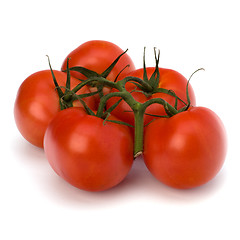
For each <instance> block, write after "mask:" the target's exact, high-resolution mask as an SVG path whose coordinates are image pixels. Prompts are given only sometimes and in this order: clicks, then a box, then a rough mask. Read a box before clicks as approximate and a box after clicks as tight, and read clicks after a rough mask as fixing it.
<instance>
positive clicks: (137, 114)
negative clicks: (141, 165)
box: [134, 104, 145, 158]
mask: <svg viewBox="0 0 240 240" xmlns="http://www.w3.org/2000/svg"><path fill="white" fill-rule="evenodd" d="M142 106H143V105H142V104H137V105H136V107H135V110H134V121H135V128H134V158H137V157H138V156H139V155H141V154H142V151H143V135H144V112H145V109H144V108H143V107H142Z"/></svg>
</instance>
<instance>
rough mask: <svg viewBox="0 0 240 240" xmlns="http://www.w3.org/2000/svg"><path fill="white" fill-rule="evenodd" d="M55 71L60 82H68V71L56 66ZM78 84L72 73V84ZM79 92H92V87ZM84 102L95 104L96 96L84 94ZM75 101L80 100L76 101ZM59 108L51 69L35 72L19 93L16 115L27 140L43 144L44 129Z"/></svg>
mask: <svg viewBox="0 0 240 240" xmlns="http://www.w3.org/2000/svg"><path fill="white" fill-rule="evenodd" d="M53 72H54V75H55V77H56V80H57V81H58V84H59V86H66V80H67V74H66V73H63V72H61V71H57V70H54V71H53ZM77 84H79V80H77V79H75V78H73V77H72V78H71V87H74V86H76V85H77ZM63 91H64V90H63ZM77 93H78V94H81V93H89V89H88V88H87V87H84V88H82V89H81V90H79V91H78V92H77ZM85 102H86V103H87V105H89V107H92V108H94V106H95V102H94V99H93V98H91V97H90V98H85ZM75 105H76V106H79V105H81V104H80V102H79V101H77V102H75ZM59 111H60V105H59V97H58V94H57V91H56V89H55V85H54V82H53V78H52V74H51V71H50V70H43V71H39V72H36V73H34V74H32V75H30V76H29V77H28V78H26V79H25V81H24V82H23V83H22V84H21V86H20V88H19V90H18V93H17V97H16V100H15V106H14V116H15V121H16V125H17V127H18V129H19V131H20V133H21V134H22V136H23V137H24V138H25V139H26V140H27V141H29V142H30V143H32V144H33V145H35V146H37V147H43V137H44V133H45V130H46V128H47V126H48V124H49V122H50V120H51V119H52V118H53V117H54V115H55V114H56V113H57V112H59Z"/></svg>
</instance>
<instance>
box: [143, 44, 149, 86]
mask: <svg viewBox="0 0 240 240" xmlns="http://www.w3.org/2000/svg"><path fill="white" fill-rule="evenodd" d="M145 52H146V47H144V51H143V81H144V82H148V76H147V68H146V56H145Z"/></svg>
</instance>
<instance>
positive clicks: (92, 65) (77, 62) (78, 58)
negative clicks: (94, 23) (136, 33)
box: [62, 40, 135, 81]
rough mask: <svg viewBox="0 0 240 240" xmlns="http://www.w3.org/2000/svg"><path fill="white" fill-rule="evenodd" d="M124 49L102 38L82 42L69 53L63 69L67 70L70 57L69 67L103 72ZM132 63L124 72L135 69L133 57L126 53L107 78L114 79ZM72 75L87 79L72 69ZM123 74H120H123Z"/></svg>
mask: <svg viewBox="0 0 240 240" xmlns="http://www.w3.org/2000/svg"><path fill="white" fill-rule="evenodd" d="M123 52H124V51H123V50H122V49H121V48H120V47H118V46H117V45H115V44H113V43H111V42H107V41H102V40H92V41H88V42H85V43H83V44H81V45H80V46H79V47H77V48H76V49H75V50H73V51H72V52H71V53H69V54H68V56H67V57H66V58H65V60H64V62H63V64H62V70H63V71H64V70H66V68H67V59H68V58H69V59H70V60H69V68H71V67H75V66H81V67H85V68H87V69H89V70H92V71H95V72H97V73H98V74H101V73H103V72H104V71H105V70H106V69H107V68H108V67H109V66H110V65H111V63H112V62H113V61H114V60H115V59H116V58H117V57H118V56H119V55H120V54H122V53H123ZM127 65H130V66H129V67H128V68H126V69H125V70H124V73H128V72H130V71H133V70H134V69H135V67H134V63H133V61H132V60H131V58H130V57H129V56H128V55H127V54H126V53H125V54H124V55H123V56H122V57H121V58H120V60H119V61H118V63H117V64H116V65H115V67H114V68H113V69H112V71H111V72H110V74H109V75H108V77H107V79H108V80H110V81H114V80H115V78H116V76H117V75H118V74H119V73H120V71H121V70H122V69H123V68H124V67H126V66H127ZM71 75H72V76H74V77H76V78H80V79H86V77H85V76H83V75H82V74H81V73H78V72H75V71H72V72H71ZM121 75H122V74H120V76H121Z"/></svg>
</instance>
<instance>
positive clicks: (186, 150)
mask: <svg viewBox="0 0 240 240" xmlns="http://www.w3.org/2000/svg"><path fill="white" fill-rule="evenodd" d="M225 155H226V134H225V129H224V126H223V124H222V122H221V120H220V118H219V117H218V116H217V115H216V114H215V113H214V112H213V111H211V110H209V109H207V108H204V107H192V108H190V109H189V110H187V111H184V112H181V113H178V114H176V115H174V116H173V117H170V118H165V119H158V120H155V121H153V122H152V123H150V124H149V125H148V126H147V127H146V129H145V136H144V155H143V156H144V161H145V163H146V166H147V167H148V169H149V170H150V172H151V173H152V174H153V175H154V176H155V177H156V178H157V179H158V180H160V181H161V182H163V183H165V184H166V185H169V186H171V187H174V188H180V189H187V188H193V187H197V186H200V185H203V184H205V183H207V182H208V181H210V180H211V179H212V178H213V177H215V176H216V175H217V173H218V172H219V171H220V169H221V168H222V165H223V163H224V160H225Z"/></svg>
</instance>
